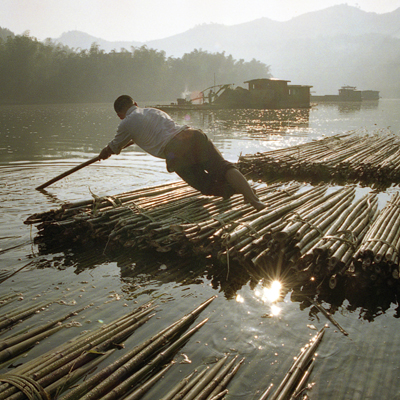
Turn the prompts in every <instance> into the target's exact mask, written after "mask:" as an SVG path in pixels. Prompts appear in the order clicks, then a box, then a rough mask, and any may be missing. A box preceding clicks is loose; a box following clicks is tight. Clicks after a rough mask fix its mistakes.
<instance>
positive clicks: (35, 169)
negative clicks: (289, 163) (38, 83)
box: [0, 99, 400, 400]
mask: <svg viewBox="0 0 400 400" xmlns="http://www.w3.org/2000/svg"><path fill="white" fill-rule="evenodd" d="M399 110H400V100H385V99H383V100H381V101H380V102H379V104H378V103H372V104H363V105H361V106H360V105H358V106H351V105H347V106H344V105H339V104H332V105H327V104H326V105H317V106H314V107H313V108H312V109H311V110H301V111H295V110H281V111H260V110H234V111H232V110H224V111H218V112H201V113H199V112H192V113H188V114H186V113H172V116H173V117H174V118H175V119H177V120H178V121H179V122H180V123H185V124H189V125H191V126H194V127H199V128H201V129H203V130H204V131H205V132H206V133H207V134H208V135H209V136H210V137H211V138H212V139H213V140H214V142H215V143H216V145H217V146H218V148H219V149H220V150H221V152H222V153H223V154H224V156H225V157H226V158H227V159H229V160H231V161H233V162H236V161H237V160H238V157H239V155H240V154H252V153H256V152H263V151H269V150H273V149H279V148H283V147H287V146H293V145H296V144H300V143H305V142H308V141H311V140H316V139H320V138H322V137H324V136H329V135H335V134H339V133H344V132H348V131H352V130H357V131H360V132H363V133H365V134H368V133H374V132H376V131H379V130H382V131H386V130H390V131H392V132H393V133H395V134H399V133H400V113H399ZM117 124H118V119H117V118H116V116H115V115H114V112H113V111H112V107H111V105H110V104H96V105H94V104H84V105H51V106H24V107H16V106H1V107H0V188H1V192H0V193H1V197H0V200H1V203H0V210H1V214H0V270H9V271H16V270H18V269H19V268H21V267H23V266H26V267H25V268H24V269H23V270H22V271H21V272H18V273H17V274H16V275H15V276H13V277H12V278H11V279H9V280H7V281H5V282H4V283H2V284H0V290H1V294H3V293H7V292H9V291H20V292H21V293H22V294H23V297H24V301H34V300H32V299H36V298H37V296H38V295H39V294H41V295H42V296H52V297H54V296H58V295H59V294H61V293H63V295H65V293H69V294H68V296H69V297H68V299H69V301H71V304H75V303H74V302H76V304H84V303H87V302H93V303H95V304H96V305H97V308H94V307H93V310H92V311H91V312H89V311H88V313H87V315H84V316H82V317H81V318H82V323H83V324H84V328H86V329H90V327H93V328H94V326H96V324H98V323H99V322H98V321H104V322H110V321H111V320H112V319H113V318H114V317H115V314H116V313H117V314H118V313H119V314H121V315H122V314H123V313H124V312H125V311H126V308H125V309H124V308H123V305H126V306H127V307H128V308H129V307H134V306H135V304H136V302H137V303H139V304H142V303H144V302H145V301H147V300H149V299H156V301H157V302H159V303H160V304H161V307H160V310H159V318H158V319H157V321H152V322H149V323H148V324H146V326H145V327H143V328H141V329H142V332H143V333H138V335H137V336H135V338H136V339H129V340H128V341H127V347H128V346H129V344H130V343H131V342H130V341H132V343H136V342H135V340H136V341H140V339H141V338H143V337H146V335H147V336H149V335H150V334H153V333H154V331H155V330H158V329H159V328H162V327H164V326H166V324H169V323H170V322H172V321H174V320H175V319H177V318H178V317H181V316H183V315H184V314H185V313H187V312H189V311H191V310H192V309H193V308H195V307H196V306H197V305H198V304H200V303H201V302H202V301H203V300H205V299H207V298H209V297H211V296H213V295H218V297H217V299H216V300H214V302H213V303H212V304H211V306H210V307H209V308H208V309H207V310H206V311H205V312H204V313H203V314H202V317H208V318H209V321H208V322H207V324H206V325H205V326H204V327H203V328H202V329H201V330H200V331H199V332H198V333H197V334H196V336H194V337H193V338H192V339H191V340H190V341H189V343H188V344H187V345H186V346H185V348H184V349H182V351H181V352H180V353H179V354H181V353H184V354H186V355H187V356H188V357H189V359H191V361H192V363H191V364H180V363H179V356H178V363H177V365H176V368H175V369H174V368H172V369H171V370H170V372H169V373H168V375H167V377H168V379H165V380H164V382H163V383H162V385H164V386H162V388H161V389H160V388H158V389H157V388H155V390H154V391H153V392H151V393H149V394H148V395H146V396H145V399H156V398H157V397H158V396H159V395H158V394H157V393H159V392H158V391H161V392H163V391H164V392H165V388H167V387H168V382H174V381H176V380H178V379H181V378H183V377H184V376H185V375H186V374H187V373H189V372H190V371H192V370H193V369H194V368H195V367H196V366H199V365H201V364H204V363H207V362H211V361H212V360H213V359H215V357H219V356H221V355H222V354H223V353H226V352H230V353H238V354H239V355H240V356H241V357H245V358H246V359H245V363H244V365H243V366H242V367H241V369H240V371H239V374H238V375H237V376H236V378H235V379H234V380H233V381H232V384H231V386H230V388H231V390H230V393H231V394H230V395H229V396H228V398H229V399H256V398H257V396H256V391H257V390H261V391H262V390H264V389H265V388H266V387H268V385H269V384H270V383H271V382H274V383H275V385H276V384H279V381H280V380H281V379H282V378H283V376H284V374H285V373H286V371H287V369H288V367H289V365H290V362H291V359H292V358H293V357H294V356H295V355H296V354H297V353H298V351H299V349H300V348H301V347H302V345H304V344H305V343H306V342H307V341H308V340H309V339H310V338H311V337H312V336H313V335H315V332H316V331H315V330H314V329H315V328H316V329H320V328H321V327H322V326H324V324H326V323H327V320H326V319H324V317H323V316H321V315H317V316H316V315H314V314H313V313H312V312H311V311H312V310H311V309H310V308H309V307H305V308H304V307H303V306H302V305H301V304H300V303H298V302H296V300H295V299H294V297H293V296H292V293H291V292H290V291H289V292H287V293H286V292H284V293H283V296H282V298H281V299H280V300H279V301H278V302H276V303H271V302H270V301H269V300H266V299H265V298H264V297H263V296H262V286H261V284H260V285H256V286H255V287H254V286H253V285H252V286H251V285H250V284H249V283H244V284H243V285H241V286H240V287H236V288H235V289H234V290H232V289H230V290H229V293H228V291H227V290H225V289H224V288H221V286H220V285H218V284H216V283H215V279H213V277H212V276H208V274H207V272H206V271H205V270H204V269H201V268H200V269H196V268H197V267H196V266H195V265H194V266H193V270H192V271H188V276H190V279H187V281H186V282H180V281H177V280H176V279H175V278H173V277H172V275H173V274H172V275H169V274H168V269H169V268H172V264H173V262H172V261H171V265H170V264H167V265H164V264H163V263H161V262H160V263H159V266H160V268H159V269H156V273H154V267H153V266H154V264H152V267H151V268H150V267H149V271H150V270H151V271H152V273H146V268H144V269H143V271H142V272H141V273H140V274H139V273H138V274H132V273H130V271H131V272H132V271H133V270H134V269H135V260H132V259H131V258H129V259H126V258H123V257H122V256H123V255H121V258H120V259H110V258H107V257H106V256H103V255H102V254H97V253H96V254H93V253H92V252H91V251H90V250H88V249H82V250H81V251H78V250H77V249H69V248H62V247H61V248H60V249H58V250H57V251H54V252H51V253H50V254H41V253H40V252H39V249H38V248H37V247H36V246H35V245H34V244H33V241H32V240H33V238H34V236H35V235H36V228H35V227H33V228H32V227H29V226H26V225H24V224H23V221H24V220H25V219H26V218H27V217H29V216H30V215H32V214H33V213H36V212H42V211H47V210H49V209H52V208H57V207H59V206H60V205H61V204H63V203H64V202H66V201H78V200H86V199H90V198H91V196H92V194H95V195H98V196H102V195H106V194H116V193H121V192H126V191H130V190H133V189H138V188H141V187H145V186H153V185H157V184H161V183H165V182H173V181H176V180H177V177H176V176H175V175H174V174H169V173H168V172H167V171H166V170H165V165H164V162H163V161H162V160H158V159H155V158H153V157H151V156H149V155H147V154H145V153H144V152H142V151H141V150H140V149H138V148H135V147H131V148H129V149H126V150H124V151H123V152H122V153H121V154H120V155H119V156H113V157H111V158H110V159H108V160H106V161H102V162H100V163H96V164H93V165H91V166H89V167H87V168H85V169H82V170H80V171H78V172H76V173H75V174H72V175H71V176H69V177H67V178H65V179H63V180H61V181H59V182H57V183H55V184H53V185H52V186H50V187H49V188H48V190H47V192H46V193H45V194H43V193H40V192H38V191H36V190H35V189H34V188H35V187H36V186H38V185H39V184H41V183H44V182H46V181H48V180H49V179H51V178H53V177H54V176H56V175H58V174H60V173H62V172H64V171H66V170H67V169H69V168H72V167H73V166H75V165H77V164H79V163H81V162H83V161H86V160H87V159H89V158H92V157H94V156H96V155H97V154H98V153H99V151H100V150H101V149H102V148H103V147H104V145H106V144H107V142H108V141H109V140H110V139H111V138H112V137H113V135H114V132H115V129H116V126H117ZM153 261H154V260H153ZM141 262H142V263H143V260H142V261H141ZM144 262H146V261H144ZM148 262H149V265H150V260H149V261H148ZM28 264H29V265H28ZM58 293H59V294H58ZM339 297H340V296H339ZM118 300H119V301H118ZM325 306H326V307H329V306H330V304H325ZM66 307H68V306H66ZM272 307H277V308H278V309H279V313H278V314H277V315H276V316H275V317H273V318H264V316H265V315H266V314H271V310H272ZM397 307H398V304H397V302H395V301H387V300H382V301H381V303H379V302H378V306H377V308H376V304H375V305H374V308H373V309H369V308H368V306H367V305H365V304H364V307H360V306H358V305H354V304H352V303H351V302H350V301H349V300H348V299H341V300H340V301H339V302H338V307H337V310H336V312H335V313H334V317H335V319H336V320H337V321H338V322H339V323H340V324H341V326H343V327H344V328H345V330H346V331H347V332H348V333H349V336H348V337H345V336H343V335H342V334H341V333H340V332H339V331H338V330H337V329H336V328H335V327H333V326H331V327H330V328H329V329H328V330H327V332H326V334H325V337H324V340H323V343H322V345H321V346H320V351H319V356H318V358H317V364H316V366H315V369H314V372H313V375H312V379H311V381H312V382H315V385H314V387H313V390H312V391H311V392H310V393H311V398H313V399H349V400H354V399H372V398H373V399H377V398H379V399H400V389H398V385H397V383H396V382H397V378H399V377H400V339H399V336H398V335H397V332H398V329H399V322H398V320H397V316H398V311H397ZM68 311H69V309H68ZM43 318H45V317H43ZM82 329H83V328H82ZM75 334H77V333H76V332H69V333H63V334H60V335H59V336H58V337H55V338H54V339H51V340H50V341H49V342H47V344H46V345H40V346H37V347H35V348H34V349H33V350H32V351H31V352H30V354H29V357H34V356H35V355H37V354H40V353H42V352H44V351H47V350H48V347H49V346H51V343H53V342H52V340H53V341H54V343H58V342H60V341H63V340H65V338H66V337H68V335H70V336H72V337H73V336H74V335H75ZM63 335H64V336H63ZM65 335H67V336H65ZM43 346H44V347H43ZM46 346H47V347H46ZM182 357H183V356H182ZM1 372H2V371H0V373H1ZM160 387H161V385H160Z"/></svg>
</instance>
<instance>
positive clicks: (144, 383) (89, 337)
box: [0, 294, 325, 400]
mask: <svg viewBox="0 0 400 400" xmlns="http://www.w3.org/2000/svg"><path fill="white" fill-rule="evenodd" d="M16 297H18V296H17V295H16V294H8V295H4V296H1V297H0V306H1V307H2V306H4V305H8V304H12V303H13V302H14V301H15V300H16ZM215 298H216V296H213V297H211V298H209V299H208V300H206V301H204V302H203V303H202V304H200V305H199V306H198V307H196V308H195V309H194V310H192V311H190V312H189V313H187V314H186V315H184V316H183V317H181V318H180V319H178V320H177V321H175V322H173V323H172V324H170V325H169V326H167V327H166V328H164V329H162V330H160V331H158V332H156V333H155V334H154V335H152V336H151V337H148V338H147V339H146V340H144V341H143V342H141V343H138V344H137V345H136V346H134V347H132V348H126V349H125V346H123V342H124V341H125V340H126V339H127V338H129V337H130V336H131V335H132V334H133V333H134V332H135V331H136V330H138V329H140V328H141V327H142V326H143V325H144V324H147V323H151V322H149V321H151V320H152V318H153V316H155V315H156V312H157V310H156V308H157V307H156V306H155V305H154V304H153V303H152V302H149V303H146V304H143V305H142V306H139V307H137V308H135V309H133V310H132V311H131V312H129V313H128V314H125V315H123V316H122V317H119V318H117V319H116V320H114V321H112V322H110V323H109V324H107V325H104V326H101V327H100V328H98V329H96V330H94V331H89V332H82V333H83V334H82V333H81V334H80V335H78V336H77V337H75V338H72V340H69V341H67V342H65V343H64V344H62V345H60V346H58V347H56V348H52V349H50V350H48V351H46V352H44V353H42V354H41V355H40V356H38V357H36V358H31V359H30V360H28V361H24V362H23V363H21V364H20V365H19V366H17V367H15V368H13V369H12V372H6V373H4V374H0V399H4V400H23V399H26V398H27V399H32V400H33V399H35V400H49V399H55V398H57V399H60V400H78V399H80V400H83V399H85V400H88V399H92V400H95V399H97V400H100V399H102V400H105V399H107V400H111V399H116V400H122V399H124V400H138V399H140V398H142V397H143V396H144V395H145V394H146V393H147V392H149V391H150V390H152V389H153V388H154V387H155V386H157V387H161V388H160V389H158V390H159V392H160V393H162V395H160V397H157V398H158V399H159V400H178V399H181V400H217V399H222V398H225V395H226V394H227V393H228V392H229V388H228V387H229V383H230V382H231V380H232V379H233V378H234V377H235V375H236V374H237V372H238V371H239V368H240V367H241V365H242V364H243V362H244V360H245V359H244V358H241V359H239V354H236V355H233V356H232V355H231V354H229V353H226V354H224V355H222V356H221V357H219V359H217V360H216V362H215V363H214V364H212V365H202V366H197V367H196V368H195V369H194V370H193V371H192V372H190V373H189V374H188V375H187V376H185V377H184V378H183V379H180V380H179V381H175V382H174V380H172V381H169V380H168V379H167V380H166V382H165V383H164V384H163V382H162V381H163V379H162V378H163V377H164V376H168V371H169V370H170V369H171V368H174V365H175V368H177V366H176V364H178V362H177V360H176V358H178V357H177V352H178V351H179V350H180V349H181V348H182V347H183V346H184V345H185V344H186V343H187V342H188V341H189V340H190V339H191V337H192V336H193V335H195V334H196V332H198V331H199V329H201V328H202V327H203V326H204V325H205V324H206V323H207V321H208V318H205V319H203V320H202V321H201V322H199V323H197V322H196V319H197V318H198V317H199V316H200V314H201V313H202V312H203V311H204V310H205V309H206V308H207V307H208V306H209V305H210V304H211V303H212V301H213V300H214V299H215ZM53 303H56V301H48V302H41V303H39V304H36V305H34V306H31V305H29V306H22V307H16V308H14V310H12V311H9V312H7V313H4V314H2V315H0V322H1V326H0V336H3V335H4V333H6V334H8V335H7V336H6V337H4V338H2V339H0V370H1V369H2V368H4V366H8V363H10V362H12V361H14V362H15V361H16V360H19V357H23V355H22V353H25V352H27V351H29V350H30V349H31V348H32V347H34V346H35V345H38V343H39V342H40V341H43V340H45V339H46V338H48V337H50V336H52V335H56V334H57V332H60V331H62V330H63V329H66V327H69V328H71V327H72V326H74V324H75V321H74V317H76V316H77V315H78V314H79V313H80V312H82V311H83V310H87V309H88V308H90V306H86V307H82V308H80V309H78V310H74V311H73V312H70V313H68V314H66V315H63V316H62V317H60V318H58V319H56V320H52V321H49V322H47V323H45V324H43V325H40V326H36V327H31V328H30V329H29V328H28V329H22V330H20V331H19V332H13V329H15V328H17V326H18V324H19V323H21V321H22V320H24V319H28V318H29V317H30V316H32V315H33V314H34V313H35V312H39V311H43V310H45V309H46V308H47V307H49V306H51V305H52V304H53ZM193 324H195V325H194V326H192V325H193ZM79 325H80V324H77V325H75V326H79ZM75 329H76V328H75ZM10 331H11V332H10ZM324 333H325V327H323V328H322V329H321V330H320V331H319V333H318V334H317V335H316V336H315V337H314V338H312V339H311V341H310V342H309V343H307V344H306V345H305V346H303V347H302V349H301V350H300V353H299V354H298V355H297V356H296V357H295V359H294V360H295V361H293V363H292V365H291V367H290V369H289V371H288V372H287V374H286V375H285V376H284V377H283V380H282V381H281V383H280V384H279V385H278V387H277V389H276V390H275V393H274V395H273V399H284V398H288V397H287V396H289V395H292V396H294V397H293V399H294V398H297V395H298V394H299V393H303V392H304V390H306V383H307V380H308V378H309V376H310V373H311V371H312V369H313V366H314V364H315V360H316V354H315V353H316V350H317V348H318V346H319V344H320V343H321V340H322V337H323V334H324ZM117 350H118V351H119V352H120V353H122V355H120V356H119V357H115V355H116V351H117ZM112 355H114V361H109V358H110V356H112ZM266 379H268V378H266ZM165 386H166V387H165ZM265 386H267V384H265V385H263V384H261V387H265ZM272 386H273V385H272V384H270V385H269V386H268V388H267V390H266V391H265V392H264V393H263V394H262V396H261V397H260V400H265V399H266V398H267V396H268V395H269V392H270V391H271V389H272ZM291 398H292V397H291Z"/></svg>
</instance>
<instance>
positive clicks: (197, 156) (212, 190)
mask: <svg viewBox="0 0 400 400" xmlns="http://www.w3.org/2000/svg"><path fill="white" fill-rule="evenodd" d="M164 154H165V158H166V163H167V169H168V171H169V172H173V171H175V172H176V173H177V174H178V175H179V176H180V177H181V178H182V179H183V180H184V181H186V182H187V183H188V184H189V185H190V186H192V187H194V188H195V189H197V190H199V191H200V192H201V193H202V194H205V195H209V196H221V197H224V198H229V197H230V196H232V195H233V194H235V191H234V189H233V188H232V187H231V186H230V185H229V184H228V182H227V181H226V178H225V175H226V171H227V170H228V169H230V168H236V167H235V165H234V164H232V163H231V162H229V161H227V160H225V159H224V158H223V157H222V154H221V153H220V152H219V150H218V149H217V148H216V147H215V146H214V144H213V143H212V142H211V140H210V139H209V138H208V137H207V135H206V134H205V133H204V132H202V131H201V130H199V129H192V128H188V129H185V130H183V131H182V132H180V133H178V134H177V135H176V136H175V137H174V138H173V139H171V141H170V142H169V143H168V144H167V146H166V147H165V149H164Z"/></svg>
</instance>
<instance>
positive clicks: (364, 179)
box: [238, 131, 400, 188]
mask: <svg viewBox="0 0 400 400" xmlns="http://www.w3.org/2000/svg"><path fill="white" fill-rule="evenodd" d="M238 165H239V168H240V169H241V171H242V172H243V173H245V174H248V175H249V176H255V177H262V178H264V179H265V178H266V179H270V178H279V179H289V180H292V179H295V180H299V181H307V182H311V183H315V182H321V181H324V182H334V183H339V184H343V183H344V182H347V183H350V182H351V183H361V184H365V185H369V186H375V187H378V188H382V187H390V186H391V185H392V184H400V139H399V137H398V136H397V135H394V134H393V133H391V132H389V131H388V132H386V131H385V132H381V131H379V132H375V133H372V134H371V133H370V134H368V133H366V132H361V131H355V132H350V133H346V134H343V135H335V136H331V137H327V138H324V139H322V140H317V141H313V142H309V143H304V144H301V145H298V146H293V147H289V148H284V149H279V150H273V151H268V152H264V153H257V154H249V155H244V156H241V157H240V158H239V162H238Z"/></svg>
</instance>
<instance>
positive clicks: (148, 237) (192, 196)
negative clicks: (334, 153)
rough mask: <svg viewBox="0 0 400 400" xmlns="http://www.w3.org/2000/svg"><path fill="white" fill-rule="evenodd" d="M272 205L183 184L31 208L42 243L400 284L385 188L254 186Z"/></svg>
mask: <svg viewBox="0 0 400 400" xmlns="http://www.w3.org/2000/svg"><path fill="white" fill-rule="evenodd" d="M257 193H258V195H259V197H260V198H261V200H263V201H264V202H265V203H266V204H267V205H268V206H267V207H266V208H265V209H264V210H262V211H259V212H256V211H255V210H254V209H253V208H252V207H251V206H250V205H248V204H245V203H244V202H243V200H242V196H239V195H235V196H233V197H232V198H231V199H229V200H221V199H218V198H213V197H206V196H202V195H200V194H199V193H198V192H196V191H195V190H194V189H192V188H190V187H189V186H187V185H186V184H184V183H182V182H178V183H173V184H167V185H161V186H159V187H153V188H144V189H141V190H137V191H133V192H130V193H124V194H121V195H119V196H114V197H112V198H111V197H108V198H94V199H93V200H90V201H87V202H79V203H75V204H66V205H65V206H63V207H61V208H60V209H58V210H53V211H49V212H46V213H44V214H41V215H33V216H32V217H30V218H29V219H28V220H27V221H26V223H28V224H37V225H38V229H39V235H38V237H37V238H36V241H37V242H38V243H39V245H42V246H44V247H46V246H51V245H57V246H61V245H63V246H65V245H66V244H67V243H75V244H76V243H78V244H83V245H85V244H93V243H97V244H101V246H102V249H103V252H104V253H107V252H111V253H112V252H113V251H115V250H118V249H123V248H125V249H134V250H135V251H145V252H146V251H147V252H152V253H154V252H158V253H169V254H171V255H173V256H178V257H179V258H181V259H182V260H185V259H188V258H193V257H202V258H205V257H212V259H213V260H214V261H216V262H218V263H220V264H221V265H223V266H224V268H225V270H226V276H227V277H229V267H230V263H231V262H236V263H239V264H240V265H242V266H244V267H245V268H246V269H247V270H248V271H249V272H250V273H251V274H252V275H254V276H255V277H258V278H262V277H265V276H268V275H269V276H271V277H273V276H275V277H276V276H280V275H282V276H288V275H291V276H293V279H297V280H299V281H303V280H308V279H310V278H311V277H313V279H317V280H318V281H329V285H330V287H331V288H332V289H333V288H335V287H336V285H337V284H338V281H343V280H348V281H352V280H354V279H357V281H358V282H363V284H364V283H365V284H368V285H370V284H372V285H384V286H385V285H389V286H397V285H398V282H399V254H398V252H399V247H400V218H399V204H400V198H399V197H400V196H399V195H398V194H394V195H393V196H392V198H391V199H390V200H389V201H388V202H387V204H386V206H385V207H383V209H379V208H378V198H377V195H378V193H377V192H376V191H369V192H367V193H366V194H364V195H362V196H360V195H358V194H357V187H356V186H355V185H346V186H343V187H333V186H330V185H327V184H321V185H317V186H315V187H309V186H307V185H301V184H299V183H297V182H290V183H288V184H280V183H275V184H270V185H262V186H260V187H259V188H258V189H257Z"/></svg>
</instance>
